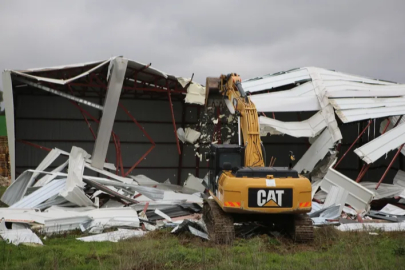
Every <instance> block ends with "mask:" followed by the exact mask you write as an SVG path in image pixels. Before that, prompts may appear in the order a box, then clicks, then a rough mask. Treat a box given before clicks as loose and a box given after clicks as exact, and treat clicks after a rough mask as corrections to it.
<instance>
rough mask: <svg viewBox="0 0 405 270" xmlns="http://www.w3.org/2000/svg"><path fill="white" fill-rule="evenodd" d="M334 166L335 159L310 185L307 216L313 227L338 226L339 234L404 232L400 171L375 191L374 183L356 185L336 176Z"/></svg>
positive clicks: (404, 188)
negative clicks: (345, 232)
mask: <svg viewBox="0 0 405 270" xmlns="http://www.w3.org/2000/svg"><path fill="white" fill-rule="evenodd" d="M335 164H336V159H335V160H334V162H333V163H332V164H328V165H329V167H328V169H327V171H326V174H325V175H324V176H323V177H322V178H321V179H318V180H316V181H314V182H313V183H312V198H313V201H312V211H311V212H310V213H309V216H310V217H311V218H312V221H313V222H314V225H315V226H324V225H338V226H337V229H338V230H341V231H361V230H373V229H378V230H382V231H394V230H395V231H403V230H405V223H402V222H403V221H405V172H404V171H401V170H399V171H398V172H397V174H396V176H395V178H394V181H393V184H380V185H379V187H378V189H376V183H373V182H359V183H357V182H356V181H354V180H352V179H350V178H348V177H347V176H345V175H343V174H341V173H339V172H338V171H336V170H335V169H334V168H333V167H334V165H335ZM323 167H325V165H324V166H323ZM312 179H314V177H313V178H312ZM315 179H316V178H315ZM377 209H378V210H377Z"/></svg>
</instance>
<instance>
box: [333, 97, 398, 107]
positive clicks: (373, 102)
mask: <svg viewBox="0 0 405 270" xmlns="http://www.w3.org/2000/svg"><path fill="white" fill-rule="evenodd" d="M329 102H330V104H332V106H333V108H335V109H336V110H347V109H365V108H379V107H396V106H403V105H405V98H400V97H396V98H392V97H391V98H336V99H329Z"/></svg>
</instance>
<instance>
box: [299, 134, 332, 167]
mask: <svg viewBox="0 0 405 270" xmlns="http://www.w3.org/2000/svg"><path fill="white" fill-rule="evenodd" d="M333 146H334V143H333V140H332V136H331V135H330V132H329V131H328V130H327V129H325V130H324V131H322V133H321V134H320V135H319V136H318V137H317V138H316V140H315V142H314V143H313V144H312V145H311V147H310V148H309V149H308V150H307V151H306V152H305V154H304V155H303V156H302V158H301V159H300V160H299V161H298V162H297V163H296V164H295V166H294V170H296V171H297V172H299V173H301V172H302V171H304V170H306V171H312V170H313V169H314V167H315V165H316V164H317V163H318V162H319V161H320V160H321V159H323V158H324V157H325V156H326V154H327V153H328V152H329V151H330V150H331V149H332V148H333Z"/></svg>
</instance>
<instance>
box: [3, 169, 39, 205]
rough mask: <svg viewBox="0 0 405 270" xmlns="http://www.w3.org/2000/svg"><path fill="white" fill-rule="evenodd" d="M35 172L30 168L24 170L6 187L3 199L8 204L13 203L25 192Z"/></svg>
mask: <svg viewBox="0 0 405 270" xmlns="http://www.w3.org/2000/svg"><path fill="white" fill-rule="evenodd" d="M32 175H33V172H32V171H30V170H27V171H24V172H23V173H22V174H20V176H19V177H18V178H17V179H16V180H15V181H14V182H13V183H11V185H10V186H9V187H8V188H7V189H6V191H5V192H4V193H3V196H2V197H1V201H2V202H4V203H5V204H7V205H13V204H15V203H16V202H18V201H19V200H21V199H22V197H23V196H24V194H25V191H26V190H27V187H28V184H29V182H30V180H31V177H32Z"/></svg>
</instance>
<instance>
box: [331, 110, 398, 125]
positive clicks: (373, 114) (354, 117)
mask: <svg viewBox="0 0 405 270" xmlns="http://www.w3.org/2000/svg"><path fill="white" fill-rule="evenodd" d="M336 114H337V115H338V116H339V118H340V119H341V120H342V122H343V123H350V122H355V121H360V120H365V119H373V118H381V117H386V116H391V115H402V114H405V107H404V106H398V107H382V108H369V109H351V110H338V111H336Z"/></svg>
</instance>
